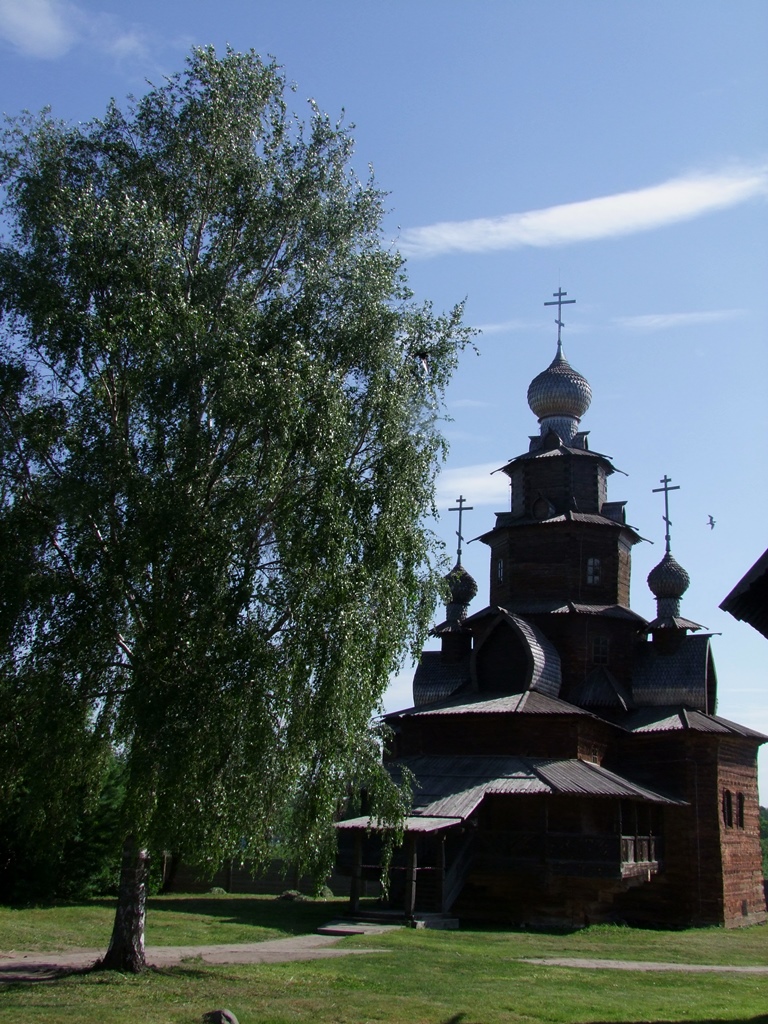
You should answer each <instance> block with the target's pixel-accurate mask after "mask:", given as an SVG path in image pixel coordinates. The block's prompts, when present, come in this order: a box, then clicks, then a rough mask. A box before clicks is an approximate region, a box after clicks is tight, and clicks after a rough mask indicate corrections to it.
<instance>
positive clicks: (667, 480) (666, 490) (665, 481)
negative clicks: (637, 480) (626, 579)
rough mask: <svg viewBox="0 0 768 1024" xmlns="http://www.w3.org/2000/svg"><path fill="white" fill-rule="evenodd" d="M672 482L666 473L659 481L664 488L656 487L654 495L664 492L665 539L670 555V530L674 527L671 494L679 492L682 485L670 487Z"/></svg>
mask: <svg viewBox="0 0 768 1024" xmlns="http://www.w3.org/2000/svg"><path fill="white" fill-rule="evenodd" d="M671 482H672V477H671V476H667V474H666V473H665V474H664V476H663V477H662V478H661V480H660V481H659V483H660V484H663V486H662V487H654V488H653V493H654V494H659V493H661V491H664V516H663V519H664V522H665V523H666V524H667V533H666V536H665V538H664V539H665V540H666V542H667V554H669V553H670V540H671V537H670V533H669V528H670V526H671V525H672V521H671V519H670V518H669V492H670V491H679V490H680V485H679V484H678V485H676V486H675V487H670V486H669V485H670V483H671Z"/></svg>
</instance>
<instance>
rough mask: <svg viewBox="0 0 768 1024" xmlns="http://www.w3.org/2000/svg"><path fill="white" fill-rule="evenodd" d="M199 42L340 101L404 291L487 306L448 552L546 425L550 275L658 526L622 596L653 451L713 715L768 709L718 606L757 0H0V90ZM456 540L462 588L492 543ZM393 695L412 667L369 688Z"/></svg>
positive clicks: (151, 69) (756, 430)
mask: <svg viewBox="0 0 768 1024" xmlns="http://www.w3.org/2000/svg"><path fill="white" fill-rule="evenodd" d="M209 43H212V44H214V45H215V46H216V47H217V48H219V49H223V47H224V46H225V45H226V44H227V43H229V44H231V45H232V46H233V47H235V48H236V49H248V48H253V49H255V50H257V51H258V52H259V53H261V54H263V55H267V54H272V55H274V56H275V57H276V58H277V60H278V61H279V62H280V63H281V64H282V65H283V66H284V68H285V73H286V75H287V77H288V79H289V80H290V81H293V82H295V83H296V92H295V94H294V96H293V104H294V107H295V109H296V111H297V112H298V113H299V114H301V115H303V114H304V112H305V111H306V109H307V107H306V101H307V100H308V99H309V98H313V99H315V100H316V101H317V103H318V104H319V105H320V107H321V108H323V109H324V110H326V111H327V112H328V113H329V114H330V115H332V116H337V115H340V114H341V112H342V111H343V112H344V118H345V120H346V121H347V123H350V122H351V123H354V124H355V126H356V128H355V132H354V134H355V137H356V140H357V147H356V156H355V162H356V167H357V169H358V171H359V173H360V174H361V176H362V175H365V174H366V173H367V167H368V165H369V164H370V165H371V166H372V167H373V168H374V171H375V174H376V177H377V179H378V182H379V184H380V186H381V187H382V188H383V189H385V190H386V191H387V192H388V194H389V195H388V208H389V212H388V214H387V217H386V221H385V234H386V238H387V239H388V240H391V241H392V243H393V244H395V245H397V246H399V247H400V249H401V250H402V251H403V252H404V253H405V254H406V255H407V256H408V268H409V277H410V280H411V284H412V287H413V289H414V291H415V293H416V296H417V297H418V298H420V299H421V298H430V299H432V300H434V303H435V305H436V307H437V308H446V307H448V306H450V305H452V304H453V303H454V302H455V301H457V300H460V299H464V298H466V302H467V305H466V316H467V321H468V322H469V323H471V324H473V325H475V326H478V327H481V328H482V329H483V333H482V334H481V335H480V336H479V338H478V349H479V354H478V355H475V354H473V353H467V354H466V355H465V357H464V358H463V360H462V364H461V367H460V370H459V373H458V374H457V376H456V379H455V381H454V383H453V385H452V386H451V389H450V392H449V396H448V398H449V413H450V415H451V417H452V420H451V422H448V423H447V424H446V427H445V430H446V434H447V436H448V438H449V440H450V442H451V455H450V458H449V461H448V463H447V465H446V469H445V471H444V473H443V475H442V477H441V479H440V480H439V482H438V498H439V507H440V508H441V510H443V512H444V514H443V517H442V518H441V520H440V521H439V522H438V523H437V525H436V529H437V531H438V533H439V534H440V535H441V536H442V537H443V538H444V539H445V540H446V542H447V545H448V551H449V555H453V554H454V553H455V536H454V532H453V531H454V530H455V528H456V523H455V517H454V516H453V515H448V514H447V512H446V511H445V510H447V508H448V506H449V505H454V504H455V503H456V502H455V499H456V498H457V497H458V496H459V494H460V493H461V494H463V495H464V496H465V497H466V498H467V500H468V503H469V504H471V505H473V506H474V509H473V511H472V512H468V513H467V514H466V516H465V524H464V525H465V535H466V537H467V538H471V537H475V536H477V535H478V534H480V533H482V532H484V531H486V530H487V529H488V528H489V527H490V526H491V525H492V523H493V513H494V512H495V511H497V510H502V509H504V508H506V507H507V495H506V491H505V487H504V480H503V478H501V477H500V476H499V475H495V476H492V475H491V472H490V471H491V470H493V469H495V468H497V467H499V466H501V465H503V464H504V463H505V462H506V461H507V460H508V459H509V458H510V457H511V456H513V455H516V454H519V453H520V452H522V451H524V450H525V449H526V448H527V443H528V440H527V439H528V435H529V434H531V433H535V432H536V431H537V424H536V420H535V418H534V417H533V415H532V413H531V412H530V411H529V409H528V407H527V404H526V400H525V395H526V390H527V387H528V383H529V382H530V380H531V379H532V378H533V377H534V376H535V375H536V374H537V373H538V372H539V371H540V370H542V369H543V368H544V367H545V366H546V365H548V363H549V362H550V361H551V359H552V357H553V356H554V353H555V343H556V328H555V325H554V315H555V314H554V312H553V310H552V309H551V308H546V309H545V308H544V305H543V303H544V302H545V301H547V300H549V299H551V297H552V293H553V292H555V291H557V289H558V288H559V287H562V288H563V289H564V290H565V291H567V292H568V297H569V298H573V299H576V304H575V305H572V306H568V307H566V309H565V310H564V312H565V317H564V319H565V329H564V332H563V340H564V344H565V351H566V355H567V357H568V358H569V360H570V361H571V363H572V364H573V365H574V366H576V367H577V368H578V369H579V370H580V371H581V372H582V373H583V374H584V375H585V376H586V377H587V379H588V380H589V381H590V383H591V385H592V390H593V401H592V407H591V408H590V410H589V411H588V412H587V414H586V415H585V417H584V419H583V421H582V427H583V429H588V430H590V431H591V433H590V444H591V447H592V448H593V449H594V450H596V451H600V452H603V453H605V454H607V455H610V456H612V457H613V460H614V464H615V465H616V466H617V467H618V468H620V469H621V470H623V471H624V472H625V473H627V474H628V475H627V476H626V477H625V476H621V475H619V474H617V475H616V476H614V477H613V478H612V480H611V489H610V498H611V499H613V500H622V499H626V500H627V501H628V505H627V513H628V520H629V522H630V523H632V524H633V525H634V526H635V527H637V529H638V531H639V533H640V534H641V535H642V536H643V537H647V538H648V539H649V540H650V541H653V542H654V543H653V544H651V543H644V544H640V545H638V546H637V547H636V548H635V552H634V563H633V569H634V571H633V586H632V605H633V607H634V608H635V610H636V611H638V612H640V613H641V614H643V615H645V616H646V617H647V618H652V617H653V615H654V602H653V599H652V597H651V595H650V593H649V591H648V589H647V587H646V584H645V577H646V576H647V574H648V572H649V571H650V569H651V568H652V567H653V565H655V564H656V562H658V561H659V559H660V558H661V556H662V554H663V550H664V547H663V545H664V526H663V523H662V520H661V516H662V512H663V504H662V500H661V495H658V494H653V493H652V491H653V488H655V487H658V486H659V480H660V478H661V477H662V476H664V475H665V474H667V475H669V476H670V477H671V478H672V482H673V483H674V484H675V485H679V486H680V490H679V491H675V492H674V493H673V494H672V496H671V502H672V504H671V516H670V517H671V519H672V523H673V526H672V549H673V552H674V554H675V556H676V557H677V559H678V560H679V561H680V562H681V563H682V564H683V565H684V566H685V568H686V569H687V570H688V572H689V574H690V576H691V587H690V590H689V591H688V594H687V595H686V596H685V598H684V600H683V614H685V615H686V617H688V618H691V619H693V620H694V621H696V622H701V623H703V624H704V625H706V626H707V627H708V628H709V629H710V630H711V631H713V632H716V633H719V634H721V635H719V636H717V637H715V640H714V645H715V655H716V659H717V666H718V676H719V684H720V703H719V712H720V714H722V715H724V716H725V717H730V718H733V719H735V720H737V721H741V722H744V723H745V724H748V725H751V726H752V727H754V728H758V729H761V730H763V731H764V732H766V733H768V693H767V692H766V691H767V687H766V675H767V674H768V672H767V668H768V641H766V640H765V639H763V638H762V637H761V636H759V635H758V634H757V633H755V632H754V631H753V630H751V629H750V627H748V626H746V625H745V624H743V623H739V622H736V621H735V620H733V619H732V618H731V617H730V616H727V615H725V614H724V613H722V612H720V611H719V609H718V607H717V606H718V604H719V602H720V601H721V600H722V599H723V598H724V597H725V595H726V594H727V593H728V592H729V591H730V589H731V588H732V586H733V585H734V584H735V583H736V581H737V580H738V579H739V578H740V577H741V576H742V575H743V573H744V572H745V571H746V570H747V569H748V568H749V566H750V565H751V564H752V563H753V562H754V561H755V559H756V558H757V557H758V555H759V554H761V553H762V551H763V550H764V549H765V548H766V546H768V528H766V523H765V519H766V508H767V507H768V473H767V472H766V470H768V464H767V463H768V460H767V459H766V432H767V429H766V428H768V412H767V411H766V410H767V408H768V403H767V402H766V381H767V378H768V356H767V355H766V353H767V351H768V348H767V346H766V336H767V334H768V326H767V325H768V289H767V288H766V284H768V230H767V228H768V224H767V223H766V222H767V221H768V204H767V203H766V198H768V113H767V111H768V104H766V97H767V96H768V61H766V60H765V54H766V52H768V4H766V3H765V0H729V2H725V0H718V2H712V0H676V2H675V3H668V2H664V0H614V2H608V0H580V2H578V3H575V2H572V0H474V2H469V0H465V2H457V0H379V2H378V3H372V2H364V0H354V2H348V0H326V2H325V3H320V2H317V0H314V2H313V0H281V2H280V3H279V4H278V3H275V2H273V0H270V2H266V0H251V2H249V3H243V2H242V0H239V2H234V0H218V2H217V3H215V4H214V3H209V2H196V0H186V2H184V3H181V2H179V0H165V2H163V3H157V2H155V3H152V4H150V3H147V2H145V0H134V2H132V3H131V4H130V5H128V4H125V3H118V2H114V0H113V2H109V0H104V2H99V0H80V2H72V3H70V2H58V0H0V101H1V102H0V105H1V106H2V108H3V110H4V111H5V112H7V113H9V114H15V113H17V112H18V111H20V110H21V109H23V108H27V109H30V110H33V111H36V110H39V109H40V108H41V107H43V106H44V105H46V104H50V105H51V106H52V108H53V112H54V114H55V115H57V116H59V117H61V118H63V119H66V120H87V119H89V118H91V117H93V116H97V115H99V114H101V113H102V112H103V110H104V108H105V106H106V103H107V101H108V100H109V98H110V97H112V96H114V97H116V98H117V99H118V100H123V99H124V97H125V96H126V95H127V94H128V93H135V94H140V93H141V92H142V91H143V90H144V88H145V87H146V86H145V82H146V80H147V79H149V80H152V81H154V82H158V81H160V80H161V78H162V76H163V75H164V74H169V73H171V72H173V71H175V70H178V69H180V68H181V66H182V64H183V61H184V57H185V55H186V53H187V52H188V51H189V48H190V47H191V46H193V45H206V44H209ZM710 515H712V516H713V517H714V519H715V520H716V524H717V525H716V526H715V528H714V530H712V529H710V528H709V527H708V525H707V519H708V516H710ZM464 564H465V565H466V566H467V567H468V568H469V570H470V572H472V573H473V575H475V577H476V579H477V580H478V583H479V585H480V593H479V595H478V597H477V598H476V602H475V605H474V607H475V609H477V608H480V607H482V605H483V604H484V603H485V602H486V599H487V586H488V563H487V558H486V549H485V547H484V546H483V545H482V544H480V543H473V544H469V545H467V547H466V549H465V553H464ZM409 703H410V672H405V673H404V674H403V676H402V677H401V678H400V679H398V680H396V681H395V682H394V683H393V686H392V687H391V689H390V692H389V693H388V695H387V700H386V704H387V708H388V709H390V710H391V709H394V708H395V707H398V706H404V705H406V704H409ZM761 768H762V786H761V790H762V793H763V802H764V803H765V802H766V800H767V799H768V754H763V755H762V763H761Z"/></svg>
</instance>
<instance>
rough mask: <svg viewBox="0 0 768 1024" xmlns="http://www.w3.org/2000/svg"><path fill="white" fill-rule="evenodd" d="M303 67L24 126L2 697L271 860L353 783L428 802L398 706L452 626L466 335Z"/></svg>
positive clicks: (203, 848)
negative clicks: (407, 658) (384, 228)
mask: <svg viewBox="0 0 768 1024" xmlns="http://www.w3.org/2000/svg"><path fill="white" fill-rule="evenodd" d="M284 87H285V83H284V81H283V78H282V76H281V74H280V72H279V70H278V68H277V66H276V65H275V64H273V63H266V64H265V63H263V62H262V61H261V60H260V59H259V58H258V57H257V56H256V55H255V54H253V53H248V54H237V53H233V52H231V51H230V52H227V54H226V55H225V56H224V57H223V58H221V59H219V58H217V57H216V55H215V53H214V52H213V50H211V49H206V50H195V51H193V53H192V55H191V56H190V58H189V59H188V62H187V67H186V69H185V71H184V72H182V73H181V74H179V75H176V76H173V77H172V78H171V79H169V80H167V81H166V83H165V84H164V85H162V86H160V87H157V88H153V89H151V90H150V92H149V93H148V94H147V95H146V96H145V97H143V98H142V99H140V100H139V101H137V102H134V103H133V105H132V106H131V107H129V109H128V110H127V111H126V112H122V111H121V110H119V109H118V108H117V107H116V106H115V105H112V106H111V107H110V108H109V109H108V111H107V113H106V115H105V117H104V119H103V120H97V121H93V122H91V123H89V124H86V125H81V126H76V127H69V126H63V125H60V124H58V123H56V122H54V121H53V120H52V119H51V118H50V117H49V116H47V115H42V116H41V117H40V118H39V119H32V120H25V121H21V122H19V123H18V124H17V125H16V127H15V128H12V129H11V131H10V133H8V134H7V135H6V140H5V148H4V151H3V152H2V154H0V181H2V183H3V187H4V190H5V193H4V196H5V203H4V210H5V217H6V221H7V223H8V224H9V226H10V228H9V236H8V238H7V239H6V241H5V242H4V243H3V245H2V248H0V310H1V311H2V321H1V323H2V331H3V335H2V346H3V348H2V360H1V361H0V438H2V476H1V477H0V487H2V491H1V492H0V493H2V496H3V504H2V511H1V512H0V531H2V540H3V542H4V545H5V546H6V549H7V550H13V551H17V552H20V553H22V554H21V555H20V557H19V558H18V559H16V560H14V559H9V560H8V561H7V562H6V564H5V566H4V567H3V569H2V572H3V573H4V577H3V580H2V581H1V582H2V583H3V591H2V592H3V594H10V595H11V596H10V597H4V598H3V602H4V604H3V609H2V613H3V614H2V620H1V621H2V639H3V643H4V645H5V647H4V653H3V658H2V672H1V673H0V689H2V688H5V689H4V692H12V693H13V694H14V701H15V702H16V703H15V704H14V707H16V708H17V709H18V716H19V721H20V723H21V724H20V725H19V728H20V730H21V732H22V733H24V734H25V737H26V738H25V740H24V742H25V743H26V744H27V749H32V747H33V746H34V742H35V737H36V736H38V737H39V739H40V741H41V742H42V743H45V744H51V757H54V758H60V763H61V769H60V773H61V780H62V781H61V792H64V788H65V786H64V781H63V780H64V778H65V776H66V774H67V772H71V773H74V772H75V771H77V772H81V771H82V764H80V762H79V761H78V760H77V759H73V758H72V757H70V755H69V754H68V753H67V751H68V746H67V744H65V743H63V741H62V740H61V738H60V737H58V738H57V735H49V733H48V732H46V733H45V734H43V733H38V732H37V730H39V729H40V726H39V722H38V719H37V718H36V717H35V715H29V716H27V715H26V712H25V710H24V709H25V708H32V707H33V706H37V703H36V702H38V701H39V700H40V699H45V694H49V695H50V694H54V693H58V694H60V691H61V689H62V687H63V688H64V689H65V690H66V692H67V694H68V695H70V696H69V699H70V700H71V701H72V702H74V703H73V707H74V708H75V709H76V713H75V718H76V720H77V722H78V723H79V724H77V725H76V726H71V729H72V730H74V731H71V735H75V736H80V737H81V738H82V743H81V744H80V747H81V750H85V751H90V750H92V757H93V758H95V759H97V760H98V758H99V757H100V756H101V754H100V752H99V751H100V748H101V746H104V745H106V746H112V747H114V748H117V749H119V750H120V751H121V752H122V754H123V756H124V760H125V767H126V798H125V816H126V821H125V827H126V830H127V831H131V832H132V833H135V834H136V835H138V836H140V837H141V841H142V842H147V841H148V842H151V843H152V844H153V845H154V846H155V847H156V848H163V847H165V848H172V849H175V850H179V849H180V850H183V851H184V853H185V855H186V856H187V857H190V856H195V857H198V858H199V859H203V860H205V859H210V860H217V859H219V858H220V857H221V856H223V855H227V854H231V853H232V852H233V851H235V850H238V849H242V850H243V851H244V852H246V851H247V852H248V853H251V854H253V855H255V856H257V857H259V856H262V857H266V856H267V854H268V851H269V844H270V842H271V841H272V840H273V838H274V835H275V833H276V832H277V831H279V832H280V833H281V836H282V838H283V839H284V840H285V839H286V837H288V838H289V839H290V840H291V844H292V846H293V849H294V852H295V855H296V857H297V858H298V859H299V860H301V861H302V862H305V863H308V864H310V863H315V864H317V865H321V864H322V863H323V862H325V861H327V858H328V856H329V850H330V846H329V835H330V831H329V826H330V823H331V821H332V819H333V816H334V814H335V813H337V811H338V809H339V807H340V805H341V803H342V801H343V800H344V799H345V798H346V796H347V794H348V793H349V791H350V787H352V786H354V785H358V784H361V783H362V782H363V781H365V780H367V779H369V778H371V777H374V776H378V782H377V783H376V785H373V786H372V787H371V791H372V792H379V793H380V794H381V801H380V802H381V805H382V807H383V806H385V805H386V806H387V807H388V809H389V810H388V813H389V814H390V816H394V815H395V810H396V807H397V805H398V800H399V799H400V798H399V797H398V796H397V794H396V793H394V792H393V791H392V789H391V787H390V786H389V784H388V782H387V780H386V779H385V778H384V776H383V775H382V774H381V769H380V766H379V746H378V743H377V741H376V740H375V737H374V736H373V734H372V733H371V731H370V725H369V722H370V717H371V715H372V714H373V713H374V712H375V711H376V710H377V708H378V706H379V703H380V700H381V695H382V693H383V690H384V688H385V686H386V683H387V679H388V677H389V674H390V672H391V671H392V670H393V669H394V668H395V667H396V666H397V665H398V664H399V663H400V659H401V657H402V655H403V653H404V651H405V650H406V649H407V648H408V647H409V646H414V645H416V644H417V643H418V642H419V639H420V636H421V634H422V633H423V631H424V629H425V627H426V616H427V614H428V612H429V609H430V603H431V599H432V595H433V593H434V579H433V572H432V568H431V564H430V559H431V553H432V543H433V542H432V539H431V537H430V535H429V533H428V532H426V531H425V528H424V518H425V516H426V515H428V514H429V512H430V511H431V508H432V495H433V489H432V488H433V478H434V474H435V470H436V467H437V464H438V461H439V459H440V457H441V456H442V454H443V448H444V442H443V439H442V437H441V436H440V433H439V430H438V425H439V418H440V415H441V403H442V395H443V390H444V388H445V385H446V383H447V381H448V379H449V378H450V374H451V372H452V370H453V368H454V366H455V362H456V357H457V353H458V351H459V349H460V348H461V347H462V345H463V344H464V343H465V342H466V340H467V332H466V331H465V329H463V328H462V327H461V322H460V321H461V309H460V308H457V309H455V310H453V311H452V312H451V313H450V314H448V315H447V316H444V317H439V316H435V315H433V313H432V311H431V309H430V308H429V307H428V306H426V307H418V306H416V305H414V304H413V303H412V301H411V298H410V294H409V292H408V290H407V287H406V284H405V279H404V271H403V266H402V261H401V259H400V257H399V256H398V254H397V253H394V252H392V251H390V250H389V249H386V248H384V247H383V246H382V244H381V239H380V231H379V222H380V218H381V194H380V193H379V191H378V190H377V188H376V187H375V185H374V183H373V182H372V181H369V182H366V183H362V182H359V181H358V180H357V179H356V178H355V177H354V175H353V174H352V173H351V171H350V168H349V158H350V155H351V151H352V140H351V137H350V135H349V133H348V132H347V130H346V129H344V128H343V127H340V126H338V125H333V124H332V123H331V122H330V121H329V119H328V118H327V117H326V116H325V115H323V114H321V113H320V112H319V111H317V110H316V109H315V108H314V107H313V108H312V110H311V112H310V116H309V121H308V123H307V124H306V125H303V124H301V123H300V122H299V121H298V120H296V119H295V118H293V117H290V116H289V115H288V112H287V108H286V105H285V101H284V98H283V93H284ZM58 701H59V697H57V698H56V701H54V703H57V702H58ZM61 706H62V708H63V707H64V702H63V701H62V702H61ZM52 714H53V717H54V718H56V714H57V712H52ZM78 716H79V717H78ZM35 723H38V724H35ZM70 724H71V723H70ZM3 736H4V738H3V740H2V745H1V746H0V761H2V762H3V763H7V762H9V760H12V758H13V756H14V755H13V752H12V746H13V744H12V742H11V740H10V739H8V737H7V735H6V734H3ZM14 742H15V741H14ZM54 748H55V749H54ZM78 756H79V757H80V759H82V756H84V755H82V754H81V755H78ZM88 756H91V755H90V754H89V755H88ZM57 763H59V762H57ZM94 763H95V762H94ZM67 766H69V767H67ZM9 777H11V776H9ZM12 777H13V778H14V779H16V780H17V781H16V782H14V783H13V785H15V786H17V787H19V786H22V785H23V786H26V787H28V789H27V791H28V792H29V793H30V794H33V796H32V797H31V798H30V799H31V800H32V802H35V801H37V802H38V806H40V807H43V806H45V802H46V800H48V799H49V798H50V792H49V790H50V787H48V788H46V787H45V786H39V787H37V788H35V786H34V785H33V784H32V783H31V782H30V781H29V779H28V778H27V774H26V769H24V768H22V769H19V770H17V771H16V773H15V774H14V775H13V776H12Z"/></svg>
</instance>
